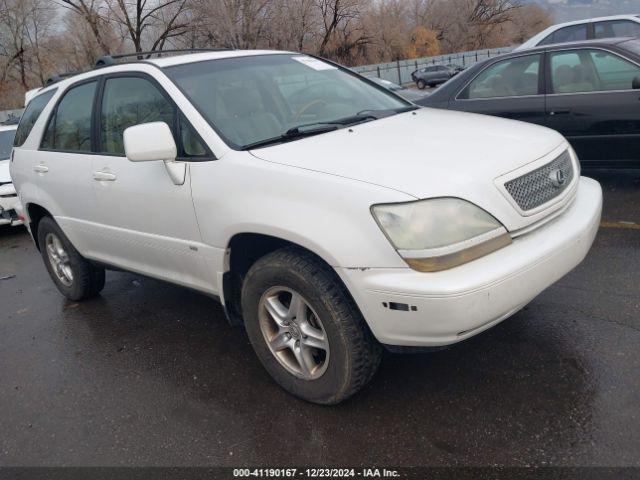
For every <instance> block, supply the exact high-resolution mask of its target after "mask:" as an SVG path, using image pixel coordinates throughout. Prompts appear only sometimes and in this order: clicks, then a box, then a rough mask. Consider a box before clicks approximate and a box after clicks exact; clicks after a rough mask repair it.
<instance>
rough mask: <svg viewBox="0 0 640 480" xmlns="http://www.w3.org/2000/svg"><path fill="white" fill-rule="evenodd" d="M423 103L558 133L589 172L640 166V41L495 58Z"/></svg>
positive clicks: (584, 44)
mask: <svg viewBox="0 0 640 480" xmlns="http://www.w3.org/2000/svg"><path fill="white" fill-rule="evenodd" d="M417 103H418V104H420V105H423V106H428V107H435V108H444V109H451V110H462V111H467V112H475V113H483V114H488V115H496V116H499V117H506V118H512V119H516V120H522V121H525V122H531V123H537V124H539V125H544V126H546V127H550V128H553V129H554V130H557V131H559V132H560V133H562V134H563V135H564V136H565V137H566V138H567V139H568V140H569V142H570V143H571V145H572V146H573V148H574V149H575V151H576V153H577V154H578V157H579V158H580V160H581V161H582V162H583V164H585V165H588V166H593V167H603V166H607V167H630V166H633V167H637V166H640V40H638V39H629V38H623V39H619V38H618V39H607V40H593V41H583V42H576V43H566V44H560V45H550V46H546V47H538V48H535V49H531V50H527V51H522V52H520V51H519V52H514V53H510V54H507V55H502V56H500V57H495V58H492V59H490V60H487V61H485V62H483V63H480V64H477V65H474V66H473V67H470V68H469V69H467V70H465V71H464V72H462V73H460V74H459V75H457V76H456V77H455V78H454V79H452V80H451V81H450V82H448V83H447V84H445V85H443V86H442V87H441V88H439V89H438V90H436V91H434V92H433V93H432V94H431V95H429V96H428V97H425V98H424V99H422V100H419V101H418V102H417ZM460 134H461V135H462V136H464V132H460Z"/></svg>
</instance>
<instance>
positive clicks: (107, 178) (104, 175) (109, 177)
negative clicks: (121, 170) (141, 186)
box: [93, 172, 116, 182]
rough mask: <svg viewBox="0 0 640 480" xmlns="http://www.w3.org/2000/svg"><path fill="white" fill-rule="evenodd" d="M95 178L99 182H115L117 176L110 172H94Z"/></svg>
mask: <svg viewBox="0 0 640 480" xmlns="http://www.w3.org/2000/svg"><path fill="white" fill-rule="evenodd" d="M93 179H94V180H97V181H98V182H114V181H115V180H116V176H115V175H114V174H113V173H109V172H93Z"/></svg>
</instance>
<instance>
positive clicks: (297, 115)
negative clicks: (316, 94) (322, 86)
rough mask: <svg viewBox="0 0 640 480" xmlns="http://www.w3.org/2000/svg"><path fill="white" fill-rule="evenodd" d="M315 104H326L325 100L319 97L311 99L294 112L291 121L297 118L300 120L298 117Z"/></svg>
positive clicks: (295, 120)
mask: <svg viewBox="0 0 640 480" xmlns="http://www.w3.org/2000/svg"><path fill="white" fill-rule="evenodd" d="M315 105H327V102H325V101H324V100H321V99H319V98H317V99H315V100H311V101H310V102H309V103H307V104H306V105H305V106H303V107H302V108H301V109H300V110H298V111H297V112H296V113H295V115H294V116H293V121H294V122H297V121H298V120H300V117H302V115H304V114H305V113H306V112H307V110H309V109H310V108H311V107H313V106H315Z"/></svg>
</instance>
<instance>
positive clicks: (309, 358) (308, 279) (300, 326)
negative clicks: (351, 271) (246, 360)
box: [242, 248, 381, 405]
mask: <svg viewBox="0 0 640 480" xmlns="http://www.w3.org/2000/svg"><path fill="white" fill-rule="evenodd" d="M242 311H243V316H244V323H245V328H246V330H247V334H248V336H249V339H250V341H251V344H252V346H253V348H254V350H255V352H256V354H257V355H258V358H259V359H260V362H261V363H262V365H263V366H264V367H265V369H266V370H267V371H268V372H269V373H270V374H271V376H272V377H273V378H274V380H275V381H276V382H277V383H278V384H279V385H280V386H281V387H282V388H284V389H285V390H287V391H288V392H290V393H292V394H293V395H296V396H297V397H300V398H302V399H304V400H307V401H309V402H314V403H319V404H326V405H332V404H336V403H339V402H341V401H343V400H345V399H347V398H349V397H350V396H351V395H353V394H355V393H356V392H357V391H358V390H360V389H361V388H362V387H363V386H364V385H366V384H367V383H368V382H369V381H370V380H371V378H372V377H373V375H374V374H375V372H376V370H377V368H378V366H379V364H380V358H381V347H380V345H379V344H378V343H377V342H376V341H375V339H374V338H373V336H372V335H371V333H370V332H369V330H368V328H367V326H366V325H365V322H364V319H363V318H362V315H361V314H360V311H359V310H358V308H357V307H356V305H355V304H354V302H353V300H352V299H351V297H350V296H349V294H348V293H347V291H346V289H345V288H344V286H343V285H342V283H341V282H340V279H339V278H338V277H337V276H336V275H335V272H333V271H332V270H331V269H330V268H329V267H328V266H327V265H325V264H324V263H323V262H322V261H321V260H320V259H318V258H317V257H315V256H313V255H312V254H310V253H307V252H304V251H302V250H299V249H296V248H286V249H282V250H278V251H276V252H273V253H271V254H268V255H266V256H265V257H263V258H261V259H260V260H258V261H257V262H256V263H255V264H254V265H253V266H252V267H251V269H250V270H249V272H248V273H247V275H246V277H245V279H244V283H243V288H242Z"/></svg>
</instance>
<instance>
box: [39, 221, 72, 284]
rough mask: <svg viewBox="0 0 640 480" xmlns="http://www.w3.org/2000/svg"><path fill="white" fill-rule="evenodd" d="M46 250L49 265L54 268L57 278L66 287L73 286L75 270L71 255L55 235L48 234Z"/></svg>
mask: <svg viewBox="0 0 640 480" xmlns="http://www.w3.org/2000/svg"><path fill="white" fill-rule="evenodd" d="M45 248H46V250H47V257H48V258H49V263H50V264H51V267H52V268H53V272H54V274H55V276H56V278H57V279H58V280H59V281H60V283H62V284H63V285H64V286H65V287H70V286H71V285H73V270H72V268H71V263H70V260H69V254H68V253H67V251H66V250H65V248H64V245H63V244H62V242H61V241H60V238H59V237H58V236H57V235H56V234H55V233H47V236H46V237H45Z"/></svg>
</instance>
